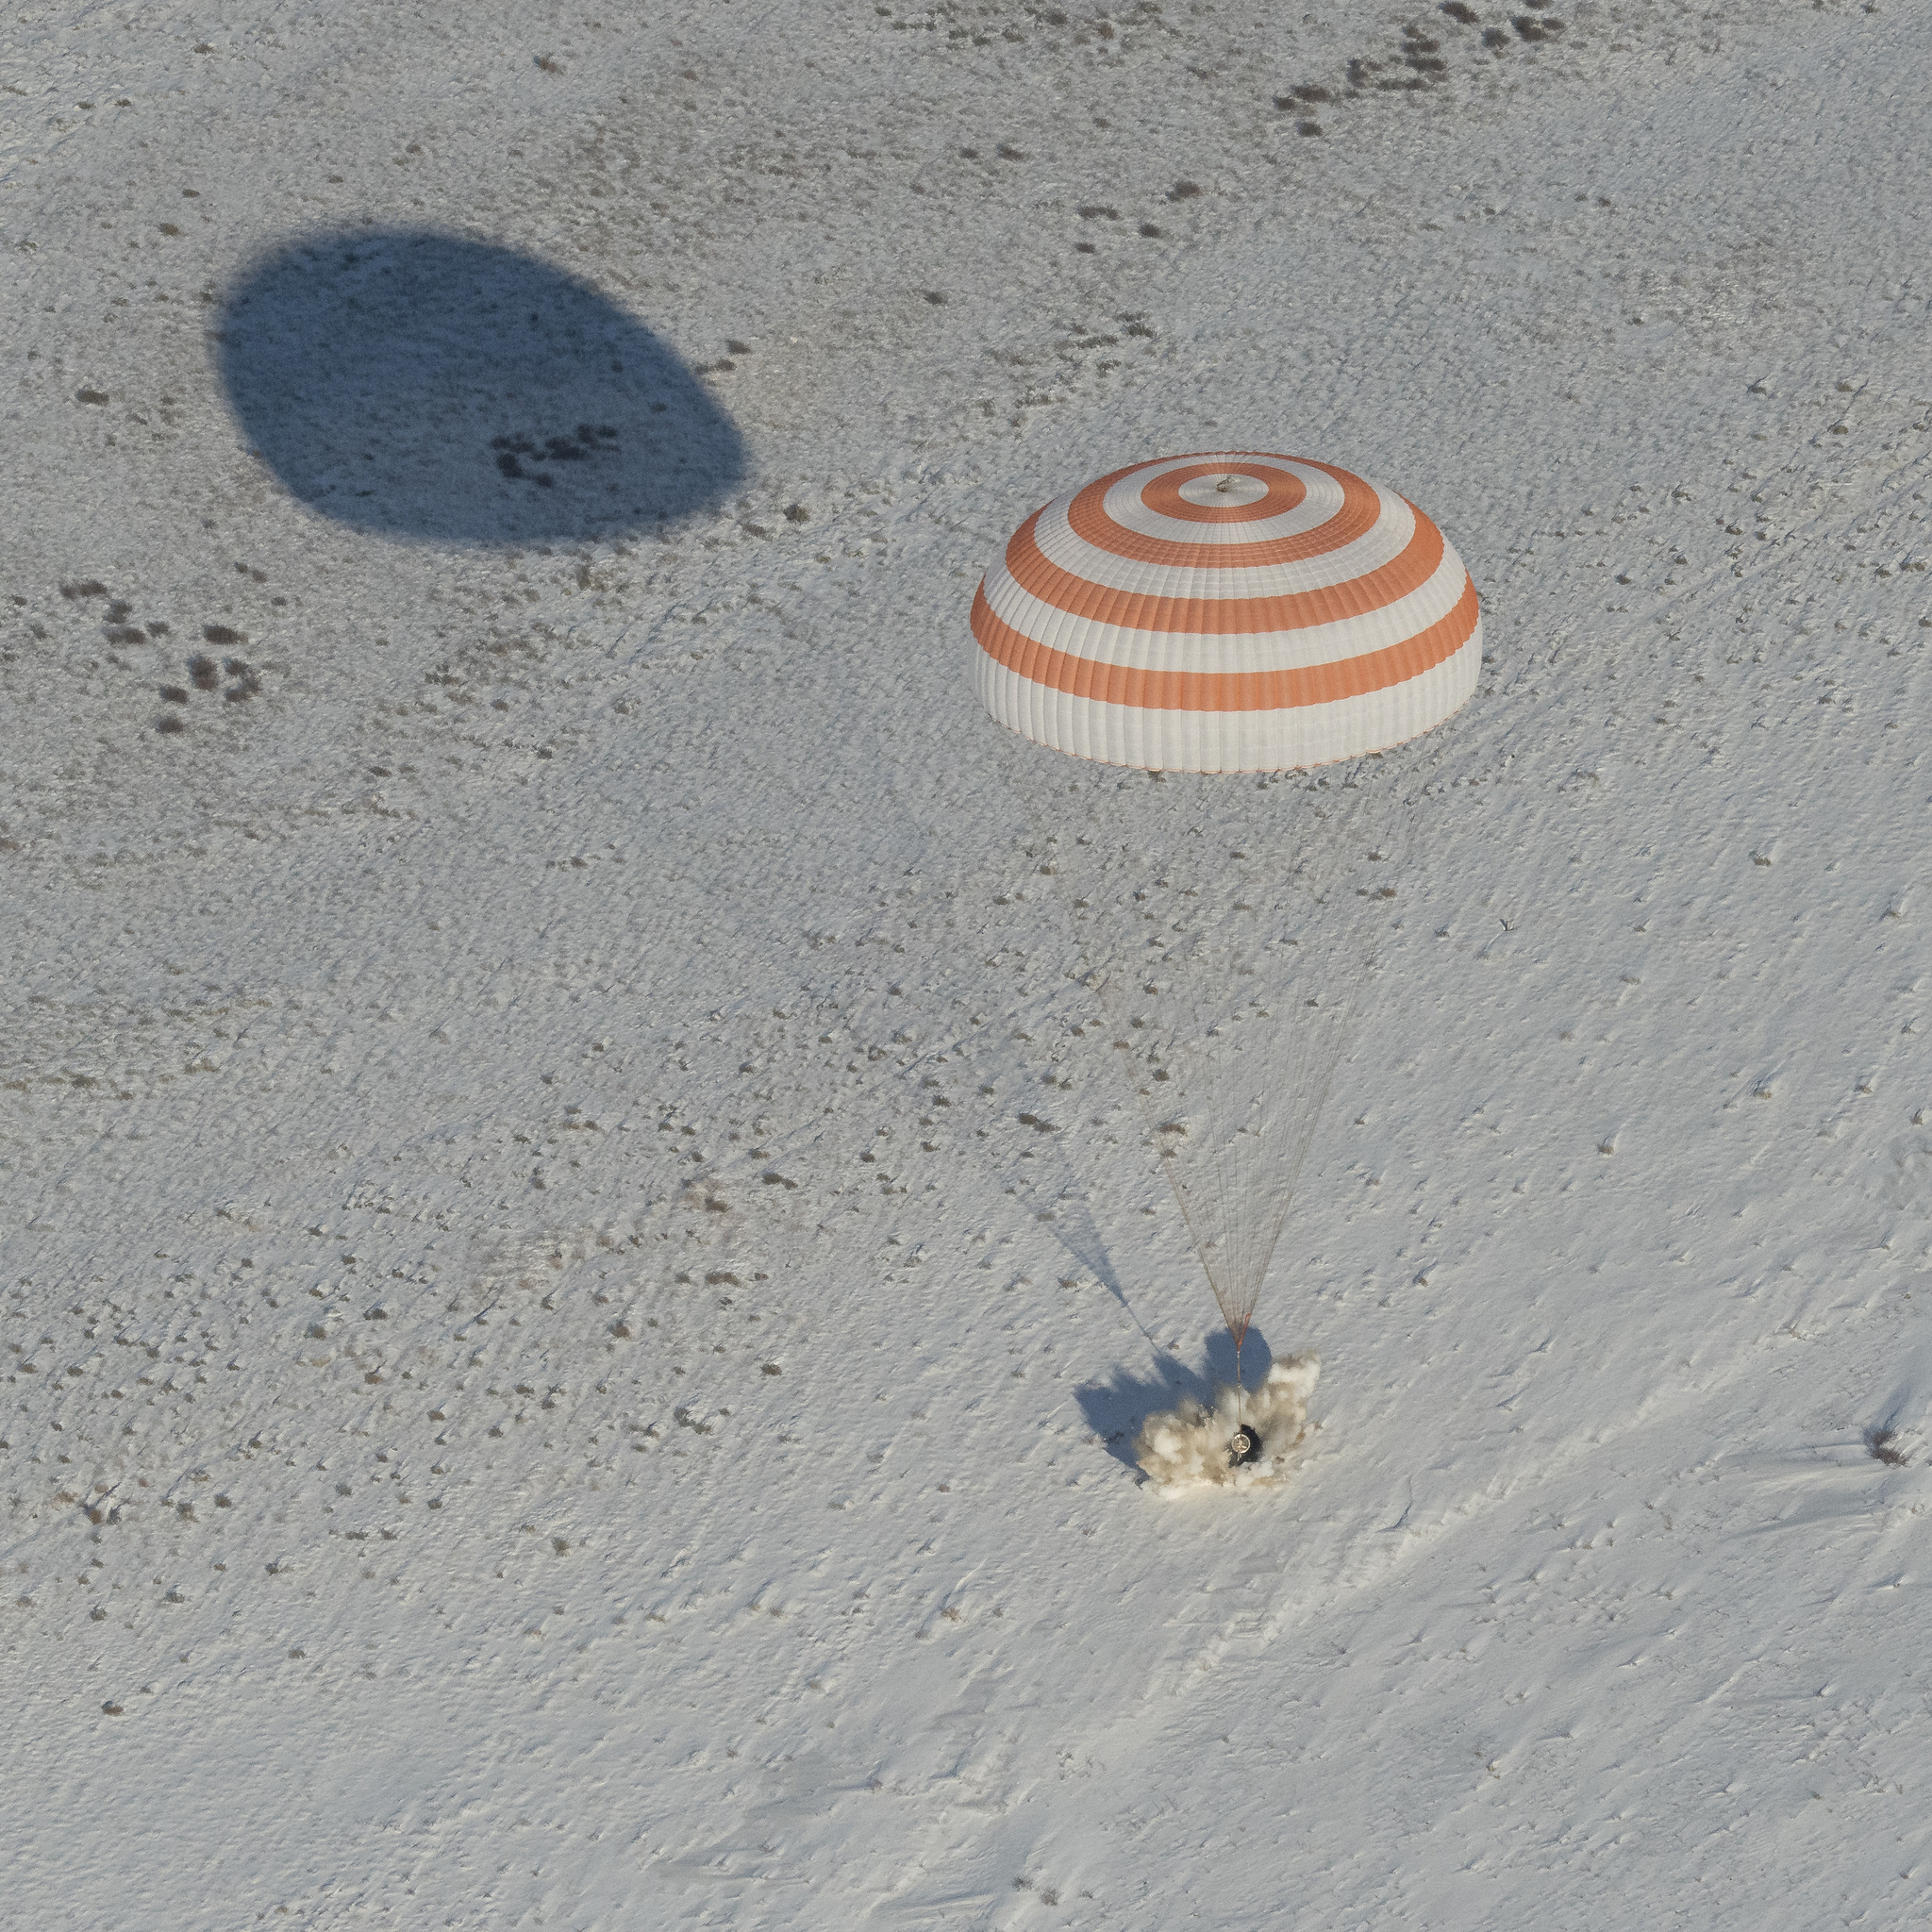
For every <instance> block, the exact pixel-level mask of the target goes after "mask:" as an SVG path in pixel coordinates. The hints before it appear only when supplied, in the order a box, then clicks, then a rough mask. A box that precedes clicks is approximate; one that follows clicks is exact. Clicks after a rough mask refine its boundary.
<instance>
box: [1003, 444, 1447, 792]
mask: <svg viewBox="0 0 1932 1932" xmlns="http://www.w3.org/2000/svg"><path fill="white" fill-rule="evenodd" d="M973 634H974V638H975V639H976V640H977V641H978V644H979V650H978V653H977V663H978V680H979V695H980V699H981V701H982V702H983V703H984V704H985V706H986V708H987V709H988V710H989V711H991V713H992V715H993V716H994V717H995V718H996V719H998V720H999V722H1000V723H1001V724H1006V725H1008V726H1010V727H1011V728H1012V729H1013V730H1015V731H1017V732H1019V733H1020V734H1021V736H1022V737H1024V738H1028V739H1031V740H1032V741H1034V742H1035V743H1037V744H1045V745H1051V746H1053V747H1054V748H1055V749H1056V750H1058V751H1064V752H1071V753H1073V754H1074V756H1076V757H1079V758H1093V759H1097V760H1098V761H1100V762H1101V763H1104V764H1112V765H1135V766H1140V767H1142V768H1144V769H1147V770H1152V771H1170V772H1255V771H1287V770H1291V769H1294V768H1296V767H1301V766H1307V765H1320V764H1327V763H1330V762H1332V761H1333V760H1335V759H1338V758H1358V757H1360V756H1362V755H1363V754H1365V753H1367V752H1373V751H1381V750H1385V749H1387V748H1388V747H1389V746H1391V745H1394V744H1400V743H1402V742H1403V741H1405V740H1407V739H1410V738H1415V737H1418V736H1420V735H1421V734H1422V733H1423V732H1424V731H1427V730H1429V729H1430V728H1432V727H1433V726H1434V725H1437V724H1441V722H1442V721H1443V719H1445V718H1447V717H1449V716H1450V715H1451V714H1452V713H1453V712H1455V711H1456V710H1457V709H1459V708H1460V707H1461V706H1462V704H1463V703H1464V701H1465V700H1466V699H1467V698H1468V697H1469V695H1470V693H1471V692H1472V691H1474V689H1475V682H1476V674H1477V672H1478V670H1479V668H1480V666H1481V662H1482V617H1481V613H1480V611H1479V609H1478V608H1477V604H1476V594H1475V586H1474V583H1472V582H1471V580H1470V575H1469V573H1468V572H1467V571H1466V570H1465V569H1464V568H1463V567H1462V560H1461V558H1458V557H1457V555H1456V553H1455V551H1454V550H1452V549H1451V548H1450V547H1449V544H1448V543H1447V542H1446V541H1444V539H1443V536H1442V533H1441V531H1440V530H1439V529H1437V527H1436V525H1434V524H1433V523H1431V522H1430V521H1429V519H1428V518H1427V517H1425V516H1424V514H1423V513H1422V511H1421V510H1419V509H1417V508H1416V507H1415V506H1414V505H1413V504H1411V503H1409V502H1408V501H1407V499H1406V498H1405V497H1402V496H1398V495H1397V494H1396V493H1395V492H1394V491H1390V490H1384V489H1381V488H1380V487H1378V486H1377V485H1375V484H1374V483H1368V482H1364V481H1363V480H1362V478H1361V477H1359V476H1354V475H1350V474H1349V473H1348V472H1347V471H1346V470H1339V469H1336V468H1335V467H1334V466H1333V465H1332V464H1328V463H1321V462H1315V461H1312V460H1310V459H1309V458H1303V457H1287V456H1268V455H1259V454H1256V453H1254V452H1244V451H1230V452H1224V453H1221V454H1213V453H1209V454H1205V455H1198V456H1186V457H1166V458H1160V459H1159V460H1158V461H1155V462H1150V463H1140V464H1136V465H1134V466H1133V467H1131V468H1129V469H1124V470H1116V471H1115V472H1114V473H1113V474H1112V475H1108V476H1103V477H1101V478H1100V479H1099V481H1098V482H1094V483H1090V484H1088V485H1087V486H1086V488H1085V489H1082V490H1078V491H1074V492H1073V493H1072V494H1070V495H1067V496H1063V497H1060V498H1058V499H1057V500H1056V501H1055V502H1053V503H1050V504H1048V505H1047V506H1046V507H1045V508H1043V509H1040V510H1037V511H1035V513H1034V514H1033V515H1032V516H1030V517H1028V518H1027V519H1026V521H1025V522H1024V524H1023V525H1021V526H1020V528H1019V529H1018V530H1017V531H1016V532H1015V533H1014V535H1013V539H1012V541H1011V542H1009V543H1008V546H1007V551H1006V555H1005V558H1003V559H1002V560H1001V561H1000V562H999V563H997V564H995V565H994V566H993V568H992V569H991V570H990V571H989V572H988V573H987V575H986V580H985V582H984V583H982V584H981V586H980V588H979V594H978V595H977V596H976V597H975V598H974V603H973Z"/></svg>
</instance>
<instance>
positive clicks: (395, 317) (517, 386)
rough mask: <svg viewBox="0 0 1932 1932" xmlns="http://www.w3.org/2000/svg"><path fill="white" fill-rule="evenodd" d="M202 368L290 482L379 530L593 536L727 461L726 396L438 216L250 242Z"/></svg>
mask: <svg viewBox="0 0 1932 1932" xmlns="http://www.w3.org/2000/svg"><path fill="white" fill-rule="evenodd" d="M219 368H220V373H221V377H222V380H223V383H224V384H225V388H226V390H227V393H228V398H229V401H230V403H231V405H232V406H233V408H234V411H235V414H236V416H237V418H238V419H239V420H240V422H241V425H242V430H243V433H244V434H245V435H246V437H247V439H248V442H249V446H250V447H251V449H253V450H255V451H256V452H258V454H259V456H260V457H261V458H262V459H263V460H264V461H265V462H266V463H267V464H268V465H269V467H270V468H271V469H272V470H273V471H274V472H275V475H276V476H277V477H278V478H279V479H280V480H281V482H282V483H283V485H284V486H285V487H286V488H287V489H288V491H290V493H291V495H293V496H295V497H296V498H297V499H299V500H300V501H301V502H303V503H305V504H308V506H309V507H310V508H313V509H315V510H317V511H319V512H321V513H322V514H323V515H325V516H327V517H331V518H333V519H335V520H336V521H337V522H339V523H343V524H347V525H351V526H352V527H354V528H356V529H360V530H369V531H374V532H379V533H381V534H383V535H386V536H393V537H403V538H420V539H429V540H433V541H445V542H455V543H474V544H508V543H529V542H558V541H583V540H591V539H599V538H601V539H611V538H616V537H621V536H624V535H627V534H635V533H636V532H638V531H641V530H646V529H651V528H655V527H658V526H661V525H667V524H670V523H674V522H676V521H677V520H679V519H681V518H685V517H690V516H692V515H695V514H697V513H699V512H702V511H704V510H707V509H710V508H715V507H716V506H717V505H718V504H719V503H720V502H722V501H723V500H724V498H725V497H726V496H727V495H728V494H729V493H730V492H731V491H732V490H733V489H734V488H735V487H736V486H737V485H738V483H739V481H740V480H741V477H742V476H743V475H744V469H745V457H744V443H743V440H742V438H741V436H740V435H739V433H738V430H737V428H736V426H735V425H733V423H732V421H731V419H730V417H729V416H728V415H727V414H726V413H725V412H724V410H723V409H722V408H719V406H718V405H717V403H716V402H715V401H714V400H713V399H712V398H711V397H710V396H709V395H708V393H707V392H706V391H705V389H704V387H703V386H702V384H700V382H699V381H698V379H697V377H696V375H694V373H693V372H692V371H691V369H690V368H689V367H688V366H687V365H686V364H685V363H684V362H683V361H682V360H681V359H680V358H678V357H677V356H676V355H675V354H674V353H673V352H672V351H671V350H670V349H668V348H667V347H665V345H664V344H663V343H662V342H661V341H658V338H657V337H656V336H655V335H653V334H652V333H651V331H650V330H649V329H647V328H646V327H644V326H643V325H642V324H641V323H640V322H638V321H636V320H635V319H634V318H633V317H631V316H629V315H626V314H625V312H624V310H623V309H621V308H618V307H617V306H616V305H615V304H614V303H613V302H611V301H610V300H609V298H608V296H606V295H604V294H602V293H600V292H599V291H597V290H596V289H594V288H592V287H591V286H590V284H588V283H586V282H583V281H580V280H578V279H577V278H576V277H575V275H567V274H565V273H564V272H563V271H561V270H560V269H557V268H553V267H551V266H550V265H549V264H548V263H545V262H541V261H538V260H536V259H534V258H531V257H529V256H526V255H521V254H518V253H517V252H516V251H514V250H512V249H508V248H498V247H492V246H491V245H489V244H488V243H484V242H469V241H464V240H462V239H461V238H459V237H457V236H451V235H442V234H437V233H435V232H433V231H427V230H412V229H402V228H391V229H379V228H365V229H358V230H356V231H355V232H353V233H343V234H340V235H333V236H323V237H310V238H308V239H307V240H304V241H302V242H297V243H293V244H291V245H288V246H286V247H283V248H281V249H279V250H277V251H276V252H275V253H273V254H271V255H269V256H266V257H264V258H259V259H258V260H257V261H256V262H255V263H254V264H253V265H252V266H251V267H250V268H249V269H248V270H247V271H246V272H245V273H244V274H243V275H242V277H241V278H240V279H239V280H238V281H237V282H236V284H235V285H234V287H233V288H232V289H231V290H230V291H229V292H228V294H227V296H226V297H225V305H224V314H223V320H222V327H221V331H220V347H219Z"/></svg>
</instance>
